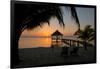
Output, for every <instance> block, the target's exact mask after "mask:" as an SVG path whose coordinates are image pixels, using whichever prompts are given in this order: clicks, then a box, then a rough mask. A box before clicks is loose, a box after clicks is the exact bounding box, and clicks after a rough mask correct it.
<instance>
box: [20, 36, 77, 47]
mask: <svg viewBox="0 0 100 69" xmlns="http://www.w3.org/2000/svg"><path fill="white" fill-rule="evenodd" d="M64 38H66V39H74V40H77V38H75V37H64ZM51 44H52V40H51V38H50V37H45V38H40V37H21V38H20V40H19V48H35V47H51ZM63 45H64V43H63V44H62V46H63Z"/></svg>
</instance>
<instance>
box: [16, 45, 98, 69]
mask: <svg viewBox="0 0 100 69" xmlns="http://www.w3.org/2000/svg"><path fill="white" fill-rule="evenodd" d="M71 50H72V48H71V47H69V48H68V55H67V56H61V52H62V48H61V47H56V48H53V49H52V48H43V47H39V48H24V49H19V57H20V60H21V62H20V63H19V64H18V65H16V66H15V67H17V68H23V67H39V66H54V65H69V64H82V63H95V62H96V60H95V55H96V54H95V47H91V46H90V47H88V50H87V51H86V50H84V48H83V47H80V48H79V50H78V55H71V54H70V51H71Z"/></svg>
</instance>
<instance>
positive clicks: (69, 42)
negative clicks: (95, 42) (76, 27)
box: [62, 39, 92, 47]
mask: <svg viewBox="0 0 100 69" xmlns="http://www.w3.org/2000/svg"><path fill="white" fill-rule="evenodd" d="M62 42H64V43H65V44H67V45H69V46H78V47H79V46H80V44H81V45H82V46H84V44H86V45H92V44H90V43H88V42H84V41H81V40H74V39H62Z"/></svg>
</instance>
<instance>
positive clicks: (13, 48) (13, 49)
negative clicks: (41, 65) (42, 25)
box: [11, 29, 22, 68]
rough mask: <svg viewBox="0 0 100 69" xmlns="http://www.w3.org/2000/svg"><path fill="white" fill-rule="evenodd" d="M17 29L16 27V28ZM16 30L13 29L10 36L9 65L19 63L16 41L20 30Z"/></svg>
mask: <svg viewBox="0 0 100 69" xmlns="http://www.w3.org/2000/svg"><path fill="white" fill-rule="evenodd" d="M17 30H18V29H17ZM17 30H15V31H13V35H12V36H11V37H12V43H11V60H12V61H11V64H12V65H11V67H12V68H13V67H15V65H17V64H19V62H20V59H19V53H18V41H19V38H20V35H21V33H22V32H21V31H20V30H18V31H20V32H18V31H17Z"/></svg>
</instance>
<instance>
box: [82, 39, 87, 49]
mask: <svg viewBox="0 0 100 69" xmlns="http://www.w3.org/2000/svg"><path fill="white" fill-rule="evenodd" d="M83 45H84V49H85V50H87V42H86V40H84V41H83Z"/></svg>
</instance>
